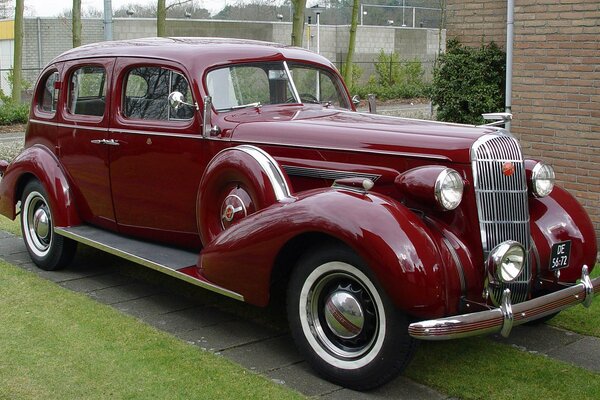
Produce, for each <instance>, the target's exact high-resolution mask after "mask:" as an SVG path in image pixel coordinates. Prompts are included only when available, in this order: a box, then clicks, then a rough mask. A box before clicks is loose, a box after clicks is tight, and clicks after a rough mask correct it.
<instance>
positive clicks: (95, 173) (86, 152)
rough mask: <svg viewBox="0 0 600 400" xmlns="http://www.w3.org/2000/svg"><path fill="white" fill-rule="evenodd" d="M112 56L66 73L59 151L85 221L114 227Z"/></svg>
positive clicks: (85, 62)
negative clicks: (110, 125)
mask: <svg viewBox="0 0 600 400" xmlns="http://www.w3.org/2000/svg"><path fill="white" fill-rule="evenodd" d="M114 63H115V59H114V58H96V59H86V60H79V61H71V62H68V63H66V64H65V67H64V70H63V82H62V87H63V90H65V91H66V93H65V95H64V96H63V99H64V100H63V101H64V106H63V107H62V108H61V110H60V116H59V121H58V122H59V123H58V135H57V136H58V153H59V158H60V160H61V163H62V165H63V166H64V168H65V169H66V172H67V174H68V175H69V178H70V179H71V181H72V182H73V183H74V185H73V191H74V195H75V199H76V202H77V203H76V204H77V207H78V209H79V212H80V215H81V217H82V219H83V220H84V221H86V222H88V223H91V224H94V225H98V226H100V227H103V228H108V229H113V230H114V229H116V221H115V214H114V209H113V204H112V197H111V193H110V176H109V163H108V155H109V150H110V148H111V147H112V146H111V142H110V141H109V138H108V121H109V119H110V109H111V104H110V98H111V96H110V95H111V79H112V71H113V67H114Z"/></svg>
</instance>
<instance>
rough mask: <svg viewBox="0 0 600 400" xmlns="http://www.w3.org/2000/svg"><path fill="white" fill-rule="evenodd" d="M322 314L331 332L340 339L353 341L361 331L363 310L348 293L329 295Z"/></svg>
mask: <svg viewBox="0 0 600 400" xmlns="http://www.w3.org/2000/svg"><path fill="white" fill-rule="evenodd" d="M324 313H325V321H326V322H327V326H328V327H329V329H331V332H332V333H333V334H335V335H336V336H339V337H340V338H342V339H353V338H355V337H357V336H358V335H360V333H361V332H362V330H363V326H364V324H365V316H364V314H363V309H362V307H361V305H360V302H359V300H358V299H357V298H356V297H355V296H354V295H352V294H351V293H349V292H346V291H335V292H333V293H331V294H330V295H329V298H328V299H327V300H326V301H325V307H324Z"/></svg>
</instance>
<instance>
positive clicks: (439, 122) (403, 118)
mask: <svg viewBox="0 0 600 400" xmlns="http://www.w3.org/2000/svg"><path fill="white" fill-rule="evenodd" d="M337 111H339V112H343V113H353V114H360V115H368V116H371V117H372V116H373V114H371V113H368V112H362V111H352V110H347V109H338V110H337ZM376 115H377V118H380V117H381V118H387V119H395V120H397V119H400V120H403V121H415V122H423V121H424V120H423V119H418V118H405V117H395V116H393V115H385V114H376ZM426 121H427V122H428V123H432V124H437V125H450V126H462V127H469V128H481V127H484V128H492V129H495V130H497V131H500V130H503V129H501V128H497V127H494V126H478V125H469V124H459V123H456V122H444V121H436V120H433V119H428V120H426Z"/></svg>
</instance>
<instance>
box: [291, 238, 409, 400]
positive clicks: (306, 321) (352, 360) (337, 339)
mask: <svg viewBox="0 0 600 400" xmlns="http://www.w3.org/2000/svg"><path fill="white" fill-rule="evenodd" d="M287 304H288V318H289V322H290V328H291V331H292V335H293V336H294V339H295V341H296V344H297V345H298V348H299V350H300V352H301V353H302V354H303V355H304V356H305V357H306V360H307V361H308V362H309V363H310V364H311V365H312V367H313V368H314V369H315V370H316V371H317V372H318V373H319V374H321V375H322V376H324V377H325V378H326V379H328V380H330V381H332V382H334V383H337V384H339V385H342V386H345V387H348V388H352V389H356V390H367V389H371V388H374V387H377V386H380V385H382V384H384V383H386V382H388V381H390V380H391V379H393V378H394V377H395V376H397V375H398V374H399V373H400V372H402V370H404V368H405V367H406V366H407V365H408V362H409V361H410V359H411V358H412V355H413V353H414V350H415V346H416V341H415V340H414V339H412V338H411V337H410V336H409V335H408V321H407V318H406V316H405V315H404V314H403V313H402V312H399V311H398V310H397V309H396V308H395V307H394V306H393V304H392V303H391V301H390V300H389V298H388V297H387V295H386V293H385V292H384V291H383V290H382V289H381V287H380V286H379V284H378V283H377V281H376V280H375V279H374V278H373V277H372V274H371V273H370V271H369V270H368V268H367V267H366V265H365V263H364V262H363V261H362V260H361V259H360V257H358V256H357V255H356V254H355V253H354V252H352V251H351V250H350V249H348V248H346V247H344V246H327V247H321V248H319V249H317V250H316V251H310V252H309V253H307V255H306V256H305V257H303V258H302V259H301V260H300V262H299V264H298V266H297V268H296V269H295V270H294V272H293V273H292V276H291V278H290V284H289V289H288V303H287Z"/></svg>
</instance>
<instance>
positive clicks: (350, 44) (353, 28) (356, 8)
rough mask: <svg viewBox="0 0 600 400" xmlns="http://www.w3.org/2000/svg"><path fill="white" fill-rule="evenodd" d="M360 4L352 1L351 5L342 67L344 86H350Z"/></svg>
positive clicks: (355, 0)
mask: <svg viewBox="0 0 600 400" xmlns="http://www.w3.org/2000/svg"><path fill="white" fill-rule="evenodd" d="M359 10H360V2H359V1H358V0H354V4H353V5H352V22H351V23H350V40H348V55H347V56H346V65H345V66H344V80H345V81H346V85H348V87H350V86H351V85H352V59H353V58H354V47H355V46H356V29H357V26H358V12H359Z"/></svg>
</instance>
